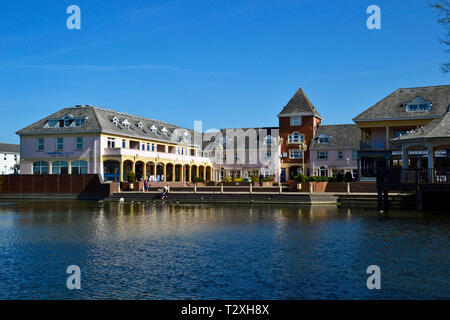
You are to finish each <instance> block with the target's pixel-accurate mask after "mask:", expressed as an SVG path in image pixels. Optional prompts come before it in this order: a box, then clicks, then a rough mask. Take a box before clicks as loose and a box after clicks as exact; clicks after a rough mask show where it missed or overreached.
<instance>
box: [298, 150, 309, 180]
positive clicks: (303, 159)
mask: <svg viewBox="0 0 450 320" xmlns="http://www.w3.org/2000/svg"><path fill="white" fill-rule="evenodd" d="M299 149H300V151H301V153H302V174H303V175H305V151H306V150H307V149H308V145H307V144H306V143H304V142H302V143H300V146H299Z"/></svg>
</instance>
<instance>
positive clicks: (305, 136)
mask: <svg viewBox="0 0 450 320" xmlns="http://www.w3.org/2000/svg"><path fill="white" fill-rule="evenodd" d="M278 119H279V132H280V138H281V139H282V140H281V141H282V145H281V158H280V159H281V173H280V180H281V181H282V182H285V181H286V180H289V179H293V178H294V177H295V176H296V175H298V174H299V173H303V174H306V175H308V176H310V175H311V174H312V170H311V165H310V150H309V146H310V144H311V141H312V139H313V138H314V135H315V133H316V130H317V127H318V126H319V125H320V123H321V122H322V116H321V115H320V114H319V112H318V111H317V109H316V108H315V106H314V105H313V104H312V103H311V101H310V100H309V99H308V97H307V96H306V94H305V93H304V92H303V90H302V89H301V88H300V89H298V91H297V92H296V93H295V95H294V96H293V97H292V98H291V100H290V101H289V102H288V104H287V105H286V106H285V107H284V108H283V110H282V111H281V112H280V113H279V114H278ZM303 143H305V144H306V146H308V148H307V149H306V150H305V151H303V150H302V149H301V146H302V144H303Z"/></svg>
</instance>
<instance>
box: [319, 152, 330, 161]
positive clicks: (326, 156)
mask: <svg viewBox="0 0 450 320" xmlns="http://www.w3.org/2000/svg"><path fill="white" fill-rule="evenodd" d="M321 154H325V158H324V157H321ZM317 160H320V161H326V160H328V152H327V151H317Z"/></svg>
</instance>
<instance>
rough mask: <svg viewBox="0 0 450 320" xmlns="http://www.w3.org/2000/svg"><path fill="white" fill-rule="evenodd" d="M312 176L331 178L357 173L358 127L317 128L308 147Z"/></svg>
mask: <svg viewBox="0 0 450 320" xmlns="http://www.w3.org/2000/svg"><path fill="white" fill-rule="evenodd" d="M310 150H311V167H312V171H313V175H315V176H325V177H332V176H335V175H336V174H338V173H343V174H345V173H346V172H351V173H352V174H353V175H355V174H356V173H357V150H358V127H357V126H356V125H354V124H343V125H330V126H319V128H318V129H317V131H316V134H315V137H314V139H313V140H312V142H311V145H310Z"/></svg>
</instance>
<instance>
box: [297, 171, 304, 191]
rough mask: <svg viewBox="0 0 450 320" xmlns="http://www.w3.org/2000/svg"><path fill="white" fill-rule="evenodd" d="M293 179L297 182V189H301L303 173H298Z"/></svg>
mask: <svg viewBox="0 0 450 320" xmlns="http://www.w3.org/2000/svg"><path fill="white" fill-rule="evenodd" d="M295 181H296V182H297V190H301V189H302V183H305V182H306V176H305V175H304V174H299V175H297V176H295Z"/></svg>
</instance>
